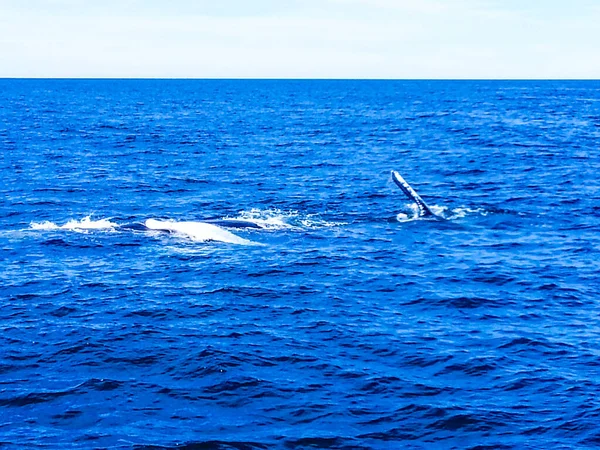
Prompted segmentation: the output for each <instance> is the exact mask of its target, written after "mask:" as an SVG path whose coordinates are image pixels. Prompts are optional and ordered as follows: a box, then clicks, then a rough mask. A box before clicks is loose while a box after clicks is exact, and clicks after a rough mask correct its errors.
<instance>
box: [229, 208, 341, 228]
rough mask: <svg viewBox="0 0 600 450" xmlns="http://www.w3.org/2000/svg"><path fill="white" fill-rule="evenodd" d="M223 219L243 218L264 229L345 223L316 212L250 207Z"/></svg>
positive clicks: (313, 226) (331, 225)
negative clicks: (323, 217) (323, 216)
mask: <svg viewBox="0 0 600 450" xmlns="http://www.w3.org/2000/svg"><path fill="white" fill-rule="evenodd" d="M223 219H225V220H245V221H248V222H252V223H255V224H257V225H258V226H260V227H261V228H264V229H266V230H281V229H291V230H293V229H304V228H323V227H337V226H340V225H345V223H342V222H329V221H326V220H323V219H321V218H320V217H319V215H318V214H302V213H300V212H298V211H295V210H292V211H282V210H280V209H276V208H273V209H258V208H252V209H250V210H248V211H241V212H240V213H239V214H238V216H237V217H223Z"/></svg>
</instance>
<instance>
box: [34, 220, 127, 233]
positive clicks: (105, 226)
mask: <svg viewBox="0 0 600 450" xmlns="http://www.w3.org/2000/svg"><path fill="white" fill-rule="evenodd" d="M29 227H30V228H31V229H33V230H70V231H87V230H114V229H115V228H116V227H118V225H117V224H116V223H113V222H111V221H110V219H99V220H92V218H91V217H90V216H87V217H84V218H83V219H81V220H75V219H71V220H69V221H68V222H67V223H65V224H64V225H57V224H56V223H54V222H50V221H48V220H45V221H43V222H31V223H30V224H29Z"/></svg>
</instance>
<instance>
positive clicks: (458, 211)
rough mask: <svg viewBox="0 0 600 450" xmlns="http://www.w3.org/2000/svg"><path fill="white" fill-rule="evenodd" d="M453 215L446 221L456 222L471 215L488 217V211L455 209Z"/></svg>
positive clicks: (481, 209)
mask: <svg viewBox="0 0 600 450" xmlns="http://www.w3.org/2000/svg"><path fill="white" fill-rule="evenodd" d="M451 213H452V214H450V215H449V216H448V217H446V219H448V220H455V219H462V218H463V217H466V216H467V215H471V214H479V215H480V216H487V214H488V213H487V211H485V210H484V209H483V208H475V209H472V208H454V209H453V210H452V211H451Z"/></svg>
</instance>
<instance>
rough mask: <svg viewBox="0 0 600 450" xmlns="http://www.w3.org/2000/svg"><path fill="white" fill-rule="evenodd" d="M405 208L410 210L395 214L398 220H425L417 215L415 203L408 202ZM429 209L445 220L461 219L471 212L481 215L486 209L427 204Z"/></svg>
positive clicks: (485, 212) (417, 210)
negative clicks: (452, 207)
mask: <svg viewBox="0 0 600 450" xmlns="http://www.w3.org/2000/svg"><path fill="white" fill-rule="evenodd" d="M406 209H408V210H410V212H409V213H406V212H401V213H398V215H397V216H396V220H397V221H398V222H410V221H413V220H421V219H424V220H427V217H425V218H423V217H420V216H419V208H418V207H417V205H416V204H414V203H410V204H408V205H406ZM429 209H431V212H432V213H434V214H435V215H436V216H438V217H441V218H443V219H446V220H456V219H462V218H464V217H466V216H467V215H471V214H479V215H482V216H486V215H487V211H485V210H484V209H483V208H475V209H472V208H454V209H449V208H448V207H447V206H438V205H429Z"/></svg>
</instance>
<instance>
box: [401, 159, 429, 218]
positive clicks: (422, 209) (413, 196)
mask: <svg viewBox="0 0 600 450" xmlns="http://www.w3.org/2000/svg"><path fill="white" fill-rule="evenodd" d="M392 180H394V183H396V186H398V187H399V188H400V190H401V191H402V192H404V194H405V195H406V196H407V197H408V198H409V199H410V200H412V201H413V202H415V203H416V205H417V208H419V217H436V215H435V214H434V213H433V212H432V211H431V208H429V206H427V203H425V201H424V200H423V199H422V198H421V196H420V195H419V194H417V191H415V190H414V189H413V188H412V186H411V185H410V184H408V183H407V182H406V180H405V179H404V178H402V175H400V174H399V173H398V172H396V171H395V170H392Z"/></svg>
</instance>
